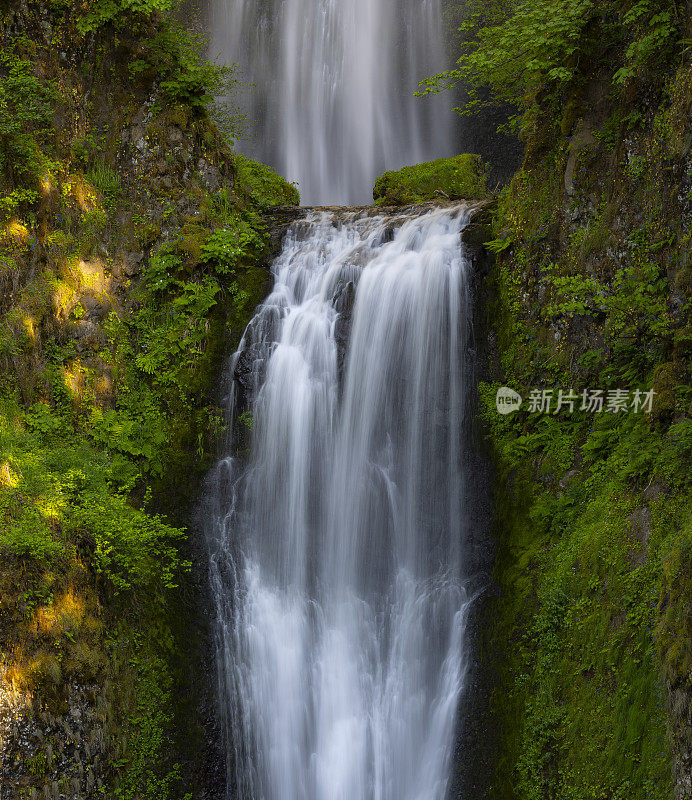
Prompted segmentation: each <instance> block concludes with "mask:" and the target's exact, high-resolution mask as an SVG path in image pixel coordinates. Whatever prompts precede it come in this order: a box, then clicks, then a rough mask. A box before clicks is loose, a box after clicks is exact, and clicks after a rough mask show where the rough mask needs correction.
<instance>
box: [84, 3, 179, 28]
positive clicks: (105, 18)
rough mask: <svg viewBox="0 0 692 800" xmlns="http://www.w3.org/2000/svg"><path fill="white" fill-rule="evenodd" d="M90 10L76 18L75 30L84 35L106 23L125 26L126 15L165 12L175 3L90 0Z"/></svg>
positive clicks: (147, 14)
mask: <svg viewBox="0 0 692 800" xmlns="http://www.w3.org/2000/svg"><path fill="white" fill-rule="evenodd" d="M89 5H90V10H89V11H88V12H87V13H85V14H83V15H82V16H81V17H79V18H78V20H77V30H78V31H79V32H80V33H81V34H82V35H83V36H85V35H86V34H88V33H95V32H96V31H98V30H99V29H100V28H103V27H104V26H106V25H110V24H115V25H116V26H126V25H127V24H128V16H131V15H133V14H141V15H144V16H149V15H151V14H153V13H156V12H166V11H170V9H171V8H172V7H173V6H174V5H175V2H174V0H91V2H90V3H89Z"/></svg>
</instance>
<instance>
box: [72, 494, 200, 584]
mask: <svg viewBox="0 0 692 800" xmlns="http://www.w3.org/2000/svg"><path fill="white" fill-rule="evenodd" d="M80 500H81V502H80V505H78V506H77V507H76V508H75V509H74V511H73V513H72V514H71V517H70V525H71V527H72V528H73V529H75V530H78V531H83V532H84V533H85V534H86V535H87V536H89V537H93V539H94V542H95V555H96V560H97V564H98V568H99V570H100V571H101V572H102V573H103V574H104V576H105V577H106V578H107V579H108V581H109V582H110V583H111V584H112V586H113V587H114V589H115V591H116V593H118V592H123V591H126V590H130V589H132V588H134V587H144V588H152V587H159V588H160V587H161V586H163V587H164V588H169V589H172V588H175V587H176V574H177V571H178V569H179V568H180V566H181V565H180V562H179V559H178V553H177V549H176V544H175V543H176V541H177V540H179V539H181V538H183V537H184V536H185V532H184V531H182V530H180V529H178V528H173V527H171V526H170V525H166V524H165V523H164V522H163V521H162V520H161V518H160V517H157V516H154V515H151V514H146V513H144V512H143V511H140V510H139V509H136V508H133V507H132V506H130V505H129V504H128V503H127V501H126V499H125V498H124V497H123V496H122V495H119V494H110V493H106V492H103V491H101V492H87V493H85V494H84V495H83V496H82V497H81V498H80Z"/></svg>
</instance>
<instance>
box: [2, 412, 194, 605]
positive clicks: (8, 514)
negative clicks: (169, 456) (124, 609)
mask: <svg viewBox="0 0 692 800" xmlns="http://www.w3.org/2000/svg"><path fill="white" fill-rule="evenodd" d="M140 402H141V398H131V400H130V403H129V404H127V408H126V411H123V412H120V416H118V415H117V414H116V412H111V415H112V416H111V417H109V418H104V416H102V417H101V419H100V420H98V419H97V422H99V423H100V428H97V429H95V430H94V431H93V439H94V441H95V442H97V443H99V444H104V443H105V444H106V446H107V447H113V449H118V450H120V451H121V452H126V453H127V454H128V455H130V456H133V457H136V456H138V455H140V453H139V449H141V447H144V446H146V444H147V441H148V442H149V443H150V446H151V447H152V449H153V447H154V446H155V444H157V445H160V439H159V440H156V436H157V433H156V426H155V420H152V418H151V415H150V414H146V412H145V411H142V412H141V419H140V420H137V419H135V420H132V419H130V420H128V419H127V418H126V416H125V415H126V413H128V412H129V413H130V414H133V413H134V412H133V411H132V409H133V408H138V407H139V406H140ZM145 417H146V419H145ZM128 423H129V425H128ZM137 423H139V424H140V425H141V426H142V427H141V430H140V431H139V434H138V432H137V431H136V430H133V428H134V425H135V424H137ZM152 423H153V424H152ZM29 428H30V429H31V431H32V432H31V433H30V432H29V430H28V429H29ZM152 428H153V430H152ZM69 431H70V425H69V423H68V422H67V421H66V420H64V419H60V418H58V417H57V415H56V414H55V413H54V412H51V410H50V409H49V408H48V406H47V405H46V404H44V403H37V404H35V405H34V406H33V407H32V409H31V410H30V412H29V413H28V414H26V415H24V414H22V412H21V410H20V409H19V408H18V407H17V406H16V405H15V404H13V403H12V402H5V403H4V405H3V407H2V409H0V464H4V465H5V466H4V467H3V470H2V475H3V476H4V479H0V506H1V508H2V511H3V512H4V515H5V519H6V524H5V527H4V529H3V531H2V533H1V534H0V548H2V549H3V550H5V551H9V552H11V553H13V554H15V555H20V556H21V555H25V556H30V557H31V558H33V559H35V560H44V561H48V562H49V561H51V560H55V559H56V558H58V557H61V558H64V557H67V556H69V555H70V554H71V553H72V552H74V549H75V544H76V543H78V542H79V543H82V546H83V544H84V543H87V547H88V548H90V549H92V550H93V556H94V558H95V564H96V566H97V568H98V570H99V572H100V574H101V575H102V576H103V578H104V580H105V581H106V584H107V585H108V586H109V587H110V588H111V589H112V590H113V591H115V592H116V593H123V592H131V591H135V592H140V593H141V592H143V591H146V592H148V593H150V595H152V596H155V595H157V594H160V593H161V592H162V591H163V590H164V589H169V588H174V587H175V585H176V580H177V576H178V575H179V572H180V570H181V569H185V568H186V566H187V565H186V564H185V563H184V562H182V561H181V560H180V557H179V555H178V548H177V542H179V541H180V540H181V539H182V538H184V537H185V532H184V531H182V530H179V529H177V528H173V527H171V526H170V525H167V524H165V523H164V522H163V520H162V519H161V518H160V517H158V516H155V515H151V514H148V513H146V512H145V511H143V510H142V509H140V508H137V507H135V506H133V505H131V504H130V502H129V501H128V499H127V497H126V496H125V495H124V494H121V493H120V492H118V491H116V490H115V489H114V488H112V486H113V482H114V481H115V480H116V479H119V478H121V477H122V475H121V474H120V468H119V465H118V464H117V463H114V462H112V461H111V459H110V458H109V456H108V455H107V451H106V453H104V452H103V451H102V450H100V449H95V448H94V447H93V445H90V444H89V443H88V442H87V441H85V439H84V438H83V437H80V436H79V434H76V433H74V432H72V433H70V432H69ZM138 435H139V438H138ZM159 436H160V434H159ZM152 439H153V440H154V442H153V443H152Z"/></svg>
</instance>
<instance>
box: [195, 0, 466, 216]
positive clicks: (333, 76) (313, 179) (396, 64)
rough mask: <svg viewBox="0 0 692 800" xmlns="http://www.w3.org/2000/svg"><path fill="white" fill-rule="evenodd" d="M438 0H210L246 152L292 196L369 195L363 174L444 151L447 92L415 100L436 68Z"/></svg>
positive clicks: (335, 198) (359, 199)
mask: <svg viewBox="0 0 692 800" xmlns="http://www.w3.org/2000/svg"><path fill="white" fill-rule="evenodd" d="M440 19H441V0H281V2H279V0H268V2H261V3H260V2H257V0H210V20H209V22H210V29H211V35H212V39H211V47H212V53H213V55H214V56H219V55H220V57H221V60H223V61H225V62H226V63H236V64H238V66H239V68H240V77H241V79H242V80H243V81H245V82H246V88H245V95H246V97H245V105H246V108H247V111H248V119H249V120H250V126H251V128H250V134H251V138H250V140H249V141H248V142H245V143H243V145H242V148H241V149H243V150H245V151H247V155H249V156H251V157H254V158H257V159H258V160H260V161H264V162H265V163H268V164H271V165H272V166H274V167H275V168H276V169H278V171H279V172H280V173H281V174H283V175H285V176H286V177H287V178H288V179H289V180H291V181H295V182H297V183H298V188H299V190H300V193H301V197H302V200H303V202H304V203H306V204H311V205H316V204H342V205H358V204H364V203H368V202H371V200H372V195H371V191H372V185H373V182H374V179H375V178H376V177H377V175H379V174H380V173H381V172H382V171H384V170H385V169H398V168H399V167H401V166H403V165H405V164H415V163H419V162H421V161H426V160H429V159H432V158H438V157H442V156H447V155H451V154H452V152H453V149H454V148H453V143H452V132H453V119H454V113H453V112H452V111H451V110H450V109H449V100H448V98H434V97H426V98H416V97H415V96H414V92H415V90H416V87H417V84H418V82H419V81H420V80H422V79H423V78H424V77H426V76H427V75H430V74H432V73H435V72H439V71H440V70H442V69H443V68H444V67H445V66H446V65H445V63H444V56H443V55H442V54H443V53H444V46H443V42H442V33H441V24H440Z"/></svg>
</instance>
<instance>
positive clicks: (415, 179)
mask: <svg viewBox="0 0 692 800" xmlns="http://www.w3.org/2000/svg"><path fill="white" fill-rule="evenodd" d="M372 196H373V199H374V200H375V202H376V203H377V204H378V205H393V206H397V205H406V204H407V203H420V202H423V201H425V200H439V199H440V198H444V197H447V198H449V199H450V200H459V199H465V200H479V199H481V198H483V197H485V196H486V175H485V170H484V168H483V164H482V162H481V160H480V158H479V157H478V156H475V155H470V154H469V153H464V154H463V155H459V156H454V157H452V158H440V159H437V160H436V161H428V162H426V163H424V164H417V165H416V166H415V167H404V168H403V169H400V170H398V171H396V172H385V173H384V174H383V175H382V176H380V177H379V178H378V179H377V181H376V182H375V188H374V189H373V193H372Z"/></svg>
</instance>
